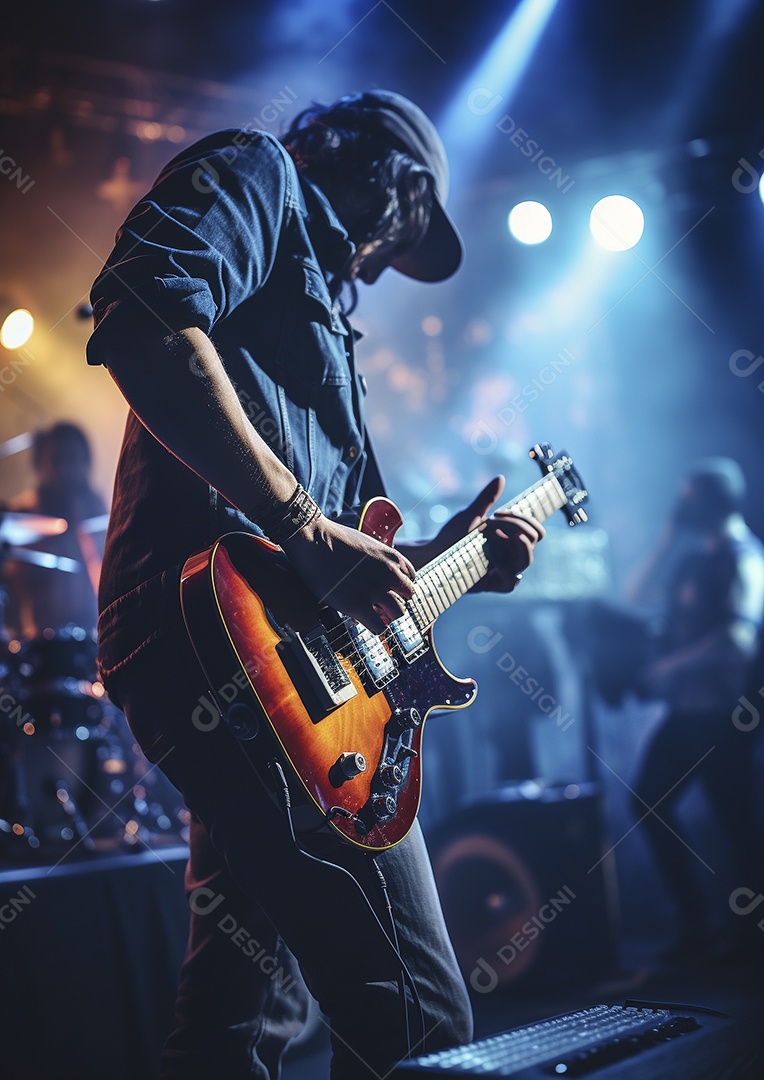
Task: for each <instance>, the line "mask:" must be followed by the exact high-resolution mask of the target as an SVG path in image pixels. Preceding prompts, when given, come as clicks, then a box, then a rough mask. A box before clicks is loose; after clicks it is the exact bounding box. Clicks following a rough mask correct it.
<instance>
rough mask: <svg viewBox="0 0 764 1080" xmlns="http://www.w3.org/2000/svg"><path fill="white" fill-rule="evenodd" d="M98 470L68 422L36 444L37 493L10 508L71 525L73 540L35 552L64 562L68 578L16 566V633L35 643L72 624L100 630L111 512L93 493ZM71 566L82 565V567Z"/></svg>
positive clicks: (10, 575)
mask: <svg viewBox="0 0 764 1080" xmlns="http://www.w3.org/2000/svg"><path fill="white" fill-rule="evenodd" d="M91 463H92V457H91V452H90V444H89V442H88V439H87V436H86V435H85V433H84V432H83V431H82V429H81V428H80V427H78V426H77V425H76V424H72V423H67V422H63V421H62V422H59V423H56V424H54V425H53V426H52V427H49V428H46V429H45V430H43V431H39V432H38V433H37V434H36V435H35V437H34V440H33V443H32V464H33V466H34V470H35V474H36V483H35V486H34V487H33V488H31V489H30V490H28V491H25V492H22V493H21V494H20V495H18V496H16V498H14V499H12V500H10V502H9V504H8V508H9V509H10V510H20V511H27V512H32V513H37V514H47V515H51V516H53V517H58V518H65V519H66V521H67V522H68V525H69V527H68V529H67V530H66V531H65V532H63V533H61V535H59V536H48V537H46V538H45V539H44V540H41V541H40V542H39V543H38V544H36V545H34V546H35V547H36V548H37V549H38V550H44V551H46V552H50V553H51V554H53V555H56V556H59V557H60V558H61V559H62V562H61V566H62V567H63V566H66V567H67V569H68V572H64V571H63V570H62V569H60V568H59V569H49V568H47V567H44V566H35V565H30V564H29V563H27V562H21V561H19V560H17V559H10V560H9V561H8V563H7V564H6V567H5V578H6V584H7V587H8V591H9V606H8V614H7V621H8V627H9V629H10V631H11V633H14V634H17V635H19V636H21V637H24V638H31V637H37V636H39V635H40V634H42V633H43V632H44V631H45V630H49V629H58V628H60V627H63V626H67V625H71V624H73V625H75V626H78V627H81V628H82V629H84V630H86V631H88V632H91V631H92V630H94V628H95V624H96V619H97V616H98V605H97V599H96V594H97V588H98V575H99V572H100V558H101V554H102V551H103V538H104V533H105V525H106V506H105V504H104V501H103V499H102V498H101V496H100V495H99V494H98V493H97V492H96V491H94V490H93V488H92V486H91V483H90V468H91ZM67 560H74V561H75V562H76V563H77V564H78V565H77V567H76V568H74V567H73V566H72V564H71V563H69V562H67Z"/></svg>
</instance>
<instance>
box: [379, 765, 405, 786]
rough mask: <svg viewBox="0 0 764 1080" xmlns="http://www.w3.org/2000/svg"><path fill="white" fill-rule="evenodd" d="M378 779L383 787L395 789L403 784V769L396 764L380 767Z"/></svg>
mask: <svg viewBox="0 0 764 1080" xmlns="http://www.w3.org/2000/svg"><path fill="white" fill-rule="evenodd" d="M379 779H380V780H381V781H382V783H383V784H384V785H385V787H389V788H396V787H398V786H399V785H400V784H402V783H403V769H402V768H401V767H400V765H398V764H397V763H393V764H392V765H387V764H385V765H380V767H379Z"/></svg>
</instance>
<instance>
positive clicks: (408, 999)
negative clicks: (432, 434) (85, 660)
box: [88, 91, 543, 1080]
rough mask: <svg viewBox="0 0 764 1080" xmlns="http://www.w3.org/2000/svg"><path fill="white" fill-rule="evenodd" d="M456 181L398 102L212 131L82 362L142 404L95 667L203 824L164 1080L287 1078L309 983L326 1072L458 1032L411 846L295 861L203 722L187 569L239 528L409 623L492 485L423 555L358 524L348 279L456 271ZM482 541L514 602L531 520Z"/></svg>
mask: <svg viewBox="0 0 764 1080" xmlns="http://www.w3.org/2000/svg"><path fill="white" fill-rule="evenodd" d="M446 185H447V164H446V158H445V152H444V149H443V145H442V143H441V141H440V138H439V136H438V134H437V132H436V131H435V129H434V127H433V125H432V124H431V123H430V121H429V120H428V119H427V117H426V116H425V115H424V114H423V113H422V112H421V110H419V109H418V108H417V106H415V105H414V104H413V103H411V102H410V101H408V100H407V99H405V98H403V97H401V96H400V95H397V94H394V93H390V92H387V91H372V92H367V93H361V94H353V95H349V96H347V97H345V98H342V99H340V100H339V101H337V102H335V103H334V104H332V105H330V106H318V105H316V106H314V107H312V108H310V109H308V110H306V111H305V112H303V113H302V114H300V115H299V116H298V117H297V118H296V120H295V121H294V122H293V124H292V127H291V128H290V130H289V131H288V132H287V134H286V135H285V136H284V137H283V139H282V141H281V142H279V141H277V140H276V139H275V138H273V137H272V136H271V135H270V134H267V133H264V132H258V131H252V130H242V131H225V132H220V133H218V134H215V135H212V136H209V137H207V138H205V139H203V140H201V142H199V143H197V144H196V145H194V146H192V147H190V148H189V149H187V150H184V151H183V152H181V153H180V154H179V155H178V156H177V157H176V158H175V159H174V160H173V161H172V162H170V163H169V165H168V166H167V167H166V168H165V170H164V171H163V172H162V174H161V175H160V177H159V178H158V180H157V181H156V183H155V185H154V187H153V188H152V190H151V191H150V192H149V193H148V194H147V195H146V196H145V198H144V199H143V200H141V201H140V202H139V203H138V205H137V206H136V207H135V208H134V209H133V211H132V212H131V213H130V215H129V216H128V218H127V220H126V222H125V224H124V225H123V226H122V228H121V230H120V232H119V234H118V237H117V242H116V246H115V248H114V250H113V252H112V254H111V255H110V257H109V259H108V261H107V263H106V266H105V268H104V270H103V271H102V273H101V274H100V276H99V277H98V279H97V280H96V282H95V285H94V287H93V294H92V300H93V307H94V312H95V330H94V333H93V336H92V338H91V340H90V342H89V345H88V362H89V363H91V364H102V365H104V366H105V367H106V368H107V369H108V370H109V372H110V374H111V375H112V377H113V378H114V379H115V381H116V382H117V384H118V385H119V387H120V389H121V390H122V392H123V394H124V396H125V398H126V399H127V401H128V403H129V405H130V408H131V412H130V414H129V416H128V420H127V427H126V431H125V437H124V443H123V447H122V452H121V457H120V461H119V465H118V470H117V477H116V485H115V492H114V504H113V510H112V516H111V523H110V526H109V533H108V537H107V544H106V552H105V557H104V564H103V572H102V577H101V589H100V597H99V607H100V610H101V615H100V619H99V662H100V667H101V671H102V675H103V677H104V681H105V683H106V686H107V689H108V690H109V693H110V695H111V696H112V698H113V699H114V700H115V701H116V703H117V704H119V705H120V706H121V707H122V708H123V709H124V711H125V713H126V715H127V717H128V720H129V722H130V725H131V728H132V730H133V732H134V734H135V736H136V738H137V740H138V741H139V743H140V745H141V747H142V748H143V750H144V752H145V753H146V755H147V756H148V757H149V759H150V760H151V761H152V762H154V763H156V764H157V765H158V766H160V767H161V768H162V769H163V770H164V771H165V772H166V774H167V775H168V776H169V778H170V779H171V780H172V781H173V783H174V784H175V785H176V786H177V787H178V788H179V789H180V791H181V792H182V794H183V796H184V799H185V800H186V803H187V805H188V807H189V808H190V810H191V811H192V815H193V825H192V829H191V838H190V847H191V853H190V861H189V866H188V871H187V888H188V892H189V898H190V905H191V909H192V921H191V932H190V938H189V944H188V951H187V955H186V960H185V963H184V967H183V972H182V977H181V987H180V993H179V997H178V1004H177V1013H176V1027H175V1030H174V1032H173V1034H172V1035H171V1036H170V1038H169V1040H168V1042H167V1045H166V1047H165V1051H164V1055H163V1060H162V1072H161V1075H162V1077H163V1078H164V1080H168V1078H170V1077H178V1078H180V1077H183V1078H191V1077H199V1078H201V1077H205V1078H209V1077H210V1076H220V1077H223V1076H224V1077H226V1078H227V1080H235V1078H238V1077H242V1078H243V1077H271V1078H273V1077H276V1076H277V1075H278V1069H279V1061H280V1057H281V1053H282V1051H283V1049H284V1046H285V1045H286V1043H287V1042H288V1040H289V1039H290V1038H291V1037H292V1036H294V1035H295V1034H296V1033H297V1032H298V1031H299V1030H300V1026H301V1024H302V1022H303V1019H304V1015H305V1010H306V1001H307V997H306V994H305V991H304V989H303V988H302V983H301V981H300V982H299V983H298V982H297V981H296V980H297V965H298V964H299V968H300V970H301V973H302V976H303V977H304V980H305V982H306V983H307V985H308V987H309V989H310V991H311V993H312V994H313V995H314V997H315V998H316V999H317V1000H318V1002H319V1004H320V1006H321V1009H322V1010H323V1012H324V1013H325V1015H326V1016H327V1017H328V1018H329V1021H330V1024H331V1031H332V1045H333V1062H332V1077H334V1078H335V1080H341V1078H353V1080H359V1078H362V1077H374V1076H378V1075H384V1073H385V1072H386V1071H388V1070H389V1068H390V1067H391V1065H392V1064H393V1063H394V1062H395V1061H396V1060H398V1059H400V1058H401V1057H403V1056H405V1055H406V1053H407V1052H408V1051H409V1049H410V1048H415V1049H416V1050H417V1051H419V1052H421V1050H422V1048H423V1047H426V1048H427V1049H436V1048H438V1047H443V1046H447V1045H450V1044H453V1043H458V1042H460V1041H464V1040H467V1039H468V1038H469V1036H470V1033H471V1015H470V1009H469V1004H468V1000H467V995H466V992H465V989H464V985H463V982H462V979H461V976H460V975H459V972H458V969H457V967H456V963H455V959H454V956H453V951H452V949H451V946H450V942H449V940H448V936H447V933H446V929H445V926H444V923H443V917H442V913H441V910H440V906H439V902H438V898H437V895H436V891H435V887H434V883H433V878H432V872H431V868H430V864H429V860H428V857H427V853H426V850H425V847H424V843H423V840H422V837H421V833H420V832H419V829H418V827H417V826H416V825H414V827H413V828H412V829H411V831H410V832H409V833H408V835H407V836H406V838H405V839H404V840H402V842H400V843H398V844H396V846H394V847H391V848H390V849H389V850H385V851H384V852H383V853H382V854H380V855H377V856H375V857H371V856H370V855H369V854H368V853H367V852H366V851H364V850H360V849H359V848H358V847H356V846H353V845H352V844H342V843H339V844H338V843H337V842H336V840H333V839H330V841H327V840H326V838H325V837H324V838H323V839H322V838H321V837H319V836H317V839H316V845H315V847H314V849H313V850H312V852H311V853H310V854H308V853H307V852H306V851H305V850H304V846H305V845H304V843H303V842H299V843H298V842H296V841H295V839H294V833H293V831H292V828H291V819H290V817H289V814H285V813H284V807H283V806H282V805H280V802H279V799H280V792H279V791H278V787H279V781H278V778H276V789H277V790H276V792H275V795H274V791H273V790H270V791H268V790H267V784H264V783H263V782H262V779H261V778H259V777H257V776H256V775H255V772H254V770H253V765H252V761H251V758H250V756H249V754H248V751H247V744H245V743H243V742H242V741H240V740H238V739H237V738H235V737H234V735H233V734H232V732H231V730H229V727H228V726H227V725H226V724H224V723H217V722H216V717H214V716H213V715H211V714H210V713H209V712H208V711H207V712H205V708H204V702H205V701H208V700H209V695H210V691H212V693H213V695H214V694H216V693H217V692H218V691H220V687H216V686H211V685H210V682H209V680H208V679H207V678H206V677H205V675H204V673H203V671H202V668H201V667H200V664H199V662H198V660H197V657H196V654H195V653H194V650H193V649H192V647H191V644H190V642H189V638H188V634H187V632H186V628H185V625H184V621H183V617H182V613H181V608H180V602H179V583H180V577H181V569H182V566H183V564H184V562H185V561H186V560H187V559H188V557H189V556H191V555H192V554H193V553H194V552H197V551H200V550H202V549H204V548H208V547H209V545H210V544H211V543H213V542H214V541H215V540H216V538H217V537H219V536H221V535H222V534H225V533H230V532H232V531H239V532H245V533H250V534H254V535H261V536H262V535H264V536H266V537H267V538H268V539H269V540H271V541H273V543H274V544H278V545H280V547H281V548H282V549H283V551H284V552H285V553H286V557H287V558H288V561H289V563H290V564H291V566H292V568H293V569H294V571H296V573H297V575H299V578H300V579H301V581H302V582H303V583H304V584H305V585H306V586H307V587H308V589H309V590H310V591H311V592H312V593H313V594H314V595H315V597H317V598H318V599H319V600H320V602H321V603H323V604H326V605H330V606H331V607H332V608H333V609H335V610H336V611H338V612H341V613H343V614H344V615H345V616H348V617H350V618H352V619H355V620H357V621H358V623H360V624H362V625H363V626H364V627H366V628H368V630H369V631H371V632H372V633H373V634H375V635H378V634H380V633H382V632H383V631H384V630H385V628H386V626H388V625H389V624H390V623H392V622H394V621H395V620H396V619H398V618H399V617H400V616H402V615H403V614H404V613H405V611H406V607H405V603H406V601H408V600H410V599H411V597H412V596H413V595H414V582H413V579H414V576H415V573H416V570H417V569H418V568H419V567H420V566H422V565H424V564H425V563H426V562H427V561H428V560H431V559H433V557H435V556H436V555H438V553H439V552H442V551H444V550H445V549H447V548H449V547H450V546H451V545H453V544H454V543H455V542H456V541H457V540H458V539H459V538H460V537H462V536H465V535H466V534H467V533H468V532H470V531H471V530H472V529H474V528H475V527H476V526H477V525H479V524H480V523H481V522H483V521H484V520H485V519H486V518H487V515H488V514H489V512H490V510H491V507H492V506H493V504H494V503H495V502H496V500H497V499H498V496H499V494H500V492H501V490H502V487H503V479H502V478H501V477H497V478H496V479H495V480H493V481H492V482H491V483H490V484H488V485H487V486H486V488H485V489H484V490H483V491H482V492H481V493H480V494H479V495H478V496H477V497H476V498H475V500H474V501H473V502H472V503H471V505H470V506H469V507H467V508H466V509H465V510H463V511H462V512H461V513H459V514H457V515H456V516H455V517H454V518H452V519H451V521H449V522H448V523H447V524H446V525H445V526H444V527H443V529H442V530H441V532H440V533H439V534H438V535H437V536H436V537H435V538H434V539H433V540H431V541H429V542H428V543H426V544H421V545H412V546H408V547H404V546H403V545H401V546H400V547H398V548H397V549H396V548H393V547H392V546H391V545H390V544H386V543H382V542H380V541H379V540H378V539H376V538H375V537H373V536H371V535H368V534H367V533H365V532H363V531H359V529H358V528H357V524H358V518H359V512H360V509H361V507H362V506H363V505H364V504H365V503H366V502H367V501H368V500H369V499H370V498H373V497H376V496H380V495H382V494H384V491H383V487H382V482H381V479H380V476H379V473H378V470H377V467H376V462H375V460H374V457H373V454H372V452H371V449H370V446H369V442H368V435H367V432H366V429H365V427H364V422H363V415H362V407H361V399H362V391H361V384H360V381H359V379H358V378H357V375H356V371H355V367H354V359H353V331H352V329H351V327H350V324H349V322H348V319H347V312H348V310H349V309H350V307H351V306H352V302H353V300H354V298H355V283H356V282H358V281H362V282H364V283H366V284H372V283H373V282H374V281H376V280H377V278H378V277H379V275H380V274H381V273H382V272H383V271H384V269H385V268H386V267H388V266H393V267H394V268H396V269H398V270H399V271H401V272H402V273H404V274H407V275H408V276H410V277H412V278H415V279H418V280H424V281H439V280H442V279H444V278H446V277H448V276H449V275H450V274H452V273H453V272H454V271H455V270H456V269H457V267H458V265H459V263H460V261H461V242H460V240H459V237H458V234H457V233H456V231H455V229H454V227H453V225H452V224H451V222H450V220H449V218H448V217H447V215H446V213H445V210H444V209H443V202H444V199H445V195H446ZM485 535H486V536H487V538H488V539H487V544H488V547H487V550H488V553H489V566H488V571H487V573H486V575H485V576H484V577H483V579H482V581H481V582H480V587H481V588H491V589H494V590H499V591H511V589H512V588H513V587H514V585H515V584H516V580H517V576H518V575H519V574H520V573H521V572H522V571H523V570H524V569H525V568H526V567H527V565H528V564H529V562H530V561H531V560H532V557H533V547H534V545H535V543H536V542H537V541H538V540H539V539H540V538H541V537H542V536H543V528H542V526H541V525H540V524H539V522H538V521H537V520H536V519H535V518H534V517H532V516H530V515H519V514H516V513H515V514H513V513H511V512H510V511H509V510H502V511H498V512H497V513H495V514H494V516H493V517H492V518H491V519H489V520H488V521H487V523H486V525H485ZM256 648H257V646H255V651H256ZM263 662H267V661H265V660H264V661H263ZM235 676H236V672H235V671H233V670H232V671H231V672H230V673H229V674H228V675H226V679H234V677H235ZM322 844H323V845H324V846H323V847H321V845H322ZM329 844H330V845H331V846H330V848H329V850H327V847H328V846H329ZM324 856H326V858H325V857H324ZM385 883H386V888H385ZM388 894H389V900H390V902H391V905H392V914H393V920H394V922H393V923H391V920H390V913H389V911H388V909H387V906H386V896H387V895H388ZM232 926H233V927H235V928H236V929H235V932H233V931H231V930H230V928H231V927H232ZM226 928H228V929H226ZM255 945H256V948H255V947H254V946H255ZM250 946H251V947H250ZM266 960H267V961H268V962H267V963H266ZM402 964H404V965H405V968H404V976H403V977H402V976H401V970H402Z"/></svg>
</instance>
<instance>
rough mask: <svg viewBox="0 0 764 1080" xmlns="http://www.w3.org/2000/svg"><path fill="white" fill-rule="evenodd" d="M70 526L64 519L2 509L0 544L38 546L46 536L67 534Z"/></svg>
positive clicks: (28, 511) (26, 511)
mask: <svg viewBox="0 0 764 1080" xmlns="http://www.w3.org/2000/svg"><path fill="white" fill-rule="evenodd" d="M68 527H69V524H68V522H67V521H66V520H65V519H64V518H59V517H50V515H48V514H37V513H35V512H34V511H33V510H3V509H2V508H0V544H13V545H14V546H17V545H19V544H36V543H37V541H38V540H43V539H44V538H45V537H46V536H58V535H60V533H63V532H66V530H67V529H68Z"/></svg>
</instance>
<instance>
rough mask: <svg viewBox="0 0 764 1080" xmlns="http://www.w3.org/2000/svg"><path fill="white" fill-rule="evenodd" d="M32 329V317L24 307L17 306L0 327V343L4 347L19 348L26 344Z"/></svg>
mask: <svg viewBox="0 0 764 1080" xmlns="http://www.w3.org/2000/svg"><path fill="white" fill-rule="evenodd" d="M33 330H34V319H33V318H32V314H31V312H29V311H27V310H26V308H17V309H16V310H15V311H12V312H11V313H10V315H9V316H8V317H7V318H6V319H5V321H4V322H3V325H2V327H0V345H2V346H3V348H4V349H20V348H21V346H22V345H26V343H27V342H28V341H29V339H30V338H31V336H32V331H33Z"/></svg>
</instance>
